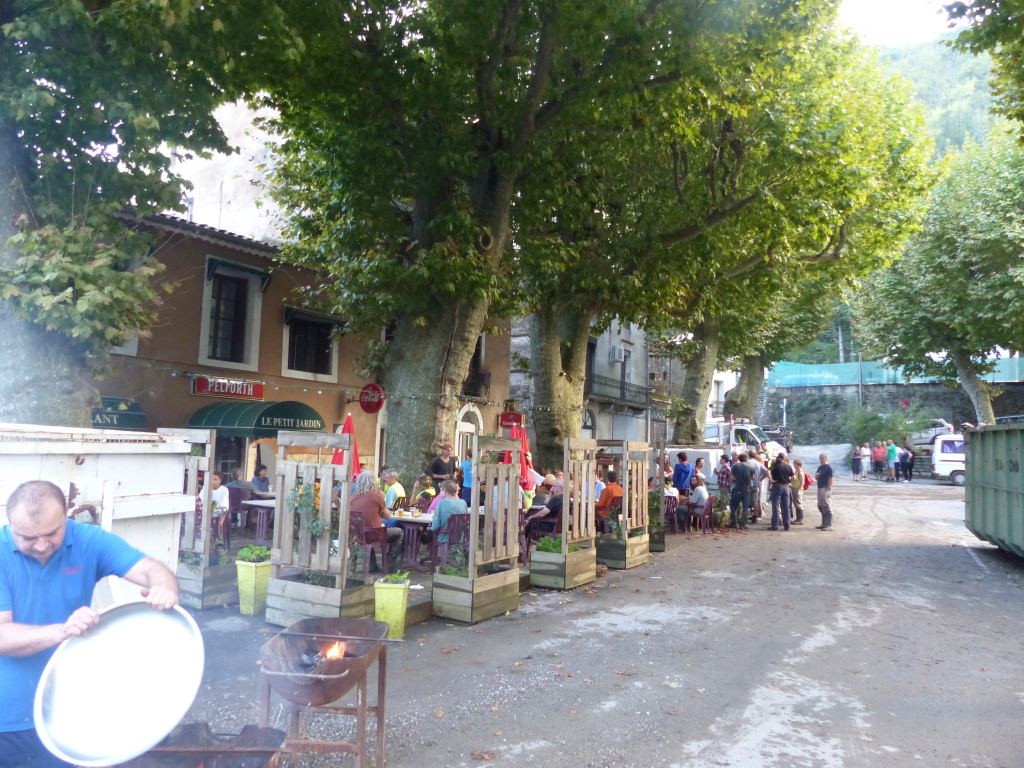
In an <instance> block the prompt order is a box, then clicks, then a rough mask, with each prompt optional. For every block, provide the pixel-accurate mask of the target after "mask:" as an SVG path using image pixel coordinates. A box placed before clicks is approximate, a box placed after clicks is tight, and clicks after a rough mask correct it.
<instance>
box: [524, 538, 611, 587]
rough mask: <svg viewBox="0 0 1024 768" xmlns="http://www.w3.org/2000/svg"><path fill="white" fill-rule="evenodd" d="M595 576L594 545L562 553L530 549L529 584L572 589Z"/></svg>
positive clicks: (595, 555)
mask: <svg viewBox="0 0 1024 768" xmlns="http://www.w3.org/2000/svg"><path fill="white" fill-rule="evenodd" d="M596 578H597V550H596V549H595V548H594V547H589V548H587V549H581V550H580V551H579V552H570V553H569V554H567V555H563V554H562V553H561V552H538V551H537V549H536V548H534V549H532V550H530V584H532V585H534V586H536V587H547V588H549V589H572V588H573V587H578V586H580V585H581V584H589V583H590V582H592V581H594V580H595V579H596Z"/></svg>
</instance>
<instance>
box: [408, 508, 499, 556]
mask: <svg viewBox="0 0 1024 768" xmlns="http://www.w3.org/2000/svg"><path fill="white" fill-rule="evenodd" d="M484 512H485V509H484V507H480V514H481V515H483V514H484ZM391 519H392V520H397V521H398V522H399V523H401V524H402V531H403V532H404V534H405V567H406V568H412V569H413V570H415V571H421V572H423V571H426V568H424V567H423V564H422V563H421V562H420V561H419V553H420V532H421V531H422V530H423V529H424V528H429V527H430V524H431V523H433V522H434V516H433V515H431V514H419V515H416V516H413V513H412V512H410V511H409V510H407V509H403V510H395V511H393V512H392V513H391Z"/></svg>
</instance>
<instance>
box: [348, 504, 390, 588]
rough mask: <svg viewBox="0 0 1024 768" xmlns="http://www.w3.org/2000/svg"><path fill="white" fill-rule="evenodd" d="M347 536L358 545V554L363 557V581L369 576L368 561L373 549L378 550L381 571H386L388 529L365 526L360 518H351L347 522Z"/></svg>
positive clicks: (370, 559) (370, 558)
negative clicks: (350, 520) (349, 521)
mask: <svg viewBox="0 0 1024 768" xmlns="http://www.w3.org/2000/svg"><path fill="white" fill-rule="evenodd" d="M349 536H350V537H351V539H352V541H354V542H355V543H356V544H357V545H358V546H359V554H361V555H362V557H363V581H364V582H365V581H366V580H368V579H369V578H370V562H371V561H372V560H373V550H374V549H379V550H380V562H381V569H382V571H383V573H387V572H388V529H387V528H385V527H383V526H381V527H379V528H366V527H364V526H363V520H362V518H353V519H352V522H351V523H350V524H349Z"/></svg>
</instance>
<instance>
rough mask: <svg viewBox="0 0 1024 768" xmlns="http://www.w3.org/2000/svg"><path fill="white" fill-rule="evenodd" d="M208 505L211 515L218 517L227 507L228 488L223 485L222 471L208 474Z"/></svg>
mask: <svg viewBox="0 0 1024 768" xmlns="http://www.w3.org/2000/svg"><path fill="white" fill-rule="evenodd" d="M210 506H211V507H213V516H214V517H220V516H221V515H223V514H224V513H225V512H227V509H228V488H227V486H226V485H224V473H223V472H214V473H213V474H212V475H210Z"/></svg>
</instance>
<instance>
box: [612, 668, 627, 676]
mask: <svg viewBox="0 0 1024 768" xmlns="http://www.w3.org/2000/svg"><path fill="white" fill-rule="evenodd" d="M615 674H616V675H624V674H626V673H625V672H623V671H622V670H621V669H616V670H615Z"/></svg>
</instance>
